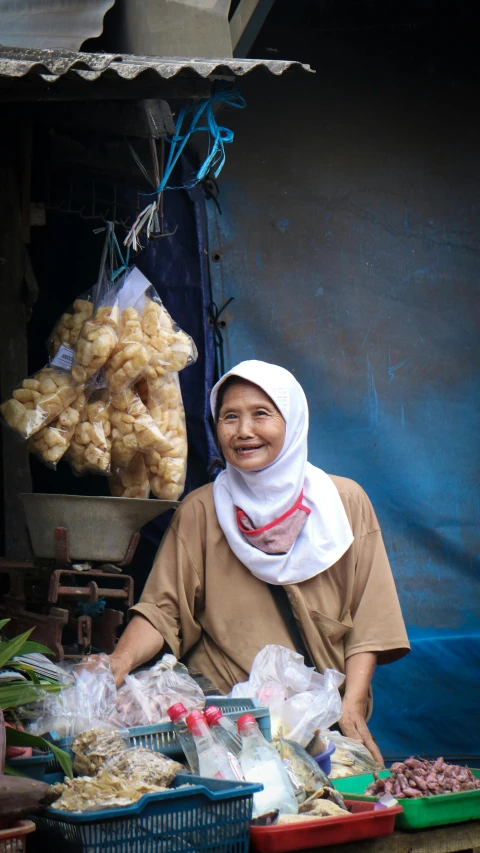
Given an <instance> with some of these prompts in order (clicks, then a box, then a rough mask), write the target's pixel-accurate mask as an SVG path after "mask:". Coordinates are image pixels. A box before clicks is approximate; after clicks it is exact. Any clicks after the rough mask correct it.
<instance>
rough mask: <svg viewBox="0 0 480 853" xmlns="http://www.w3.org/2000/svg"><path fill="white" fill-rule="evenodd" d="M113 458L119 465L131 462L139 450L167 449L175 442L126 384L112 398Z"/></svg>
mask: <svg viewBox="0 0 480 853" xmlns="http://www.w3.org/2000/svg"><path fill="white" fill-rule="evenodd" d="M110 419H111V425H112V462H113V464H114V465H115V466H118V467H119V468H125V467H126V466H127V465H130V463H131V462H132V460H133V458H134V456H135V454H136V453H138V452H140V453H147V452H148V451H150V450H158V451H161V452H168V451H169V450H171V449H172V447H173V444H172V442H171V441H169V440H168V439H167V438H165V436H164V435H163V434H162V433H161V431H160V429H159V428H158V426H157V424H156V423H155V421H154V420H153V418H152V416H151V415H150V413H149V412H148V410H147V407H146V406H145V404H144V403H142V401H141V399H140V397H139V396H138V394H137V393H136V392H135V391H134V390H132V389H131V388H126V389H125V390H124V391H121V392H120V393H119V394H114V395H113V396H112V398H111V401H110Z"/></svg>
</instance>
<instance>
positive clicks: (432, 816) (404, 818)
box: [332, 768, 480, 829]
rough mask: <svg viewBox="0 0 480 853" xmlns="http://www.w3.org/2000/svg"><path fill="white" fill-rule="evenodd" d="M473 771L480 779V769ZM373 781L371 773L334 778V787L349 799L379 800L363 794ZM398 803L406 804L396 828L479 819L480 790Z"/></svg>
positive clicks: (396, 821) (384, 775)
mask: <svg viewBox="0 0 480 853" xmlns="http://www.w3.org/2000/svg"><path fill="white" fill-rule="evenodd" d="M471 770H472V773H473V775H474V776H476V777H477V778H480V770H474V769H473V768H471ZM378 775H379V776H380V778H381V779H386V778H387V777H388V776H389V775H390V771H389V770H382V771H381V772H380V773H379V774H378ZM372 782H373V776H372V774H371V773H363V774H362V775H361V776H349V777H347V778H346V779H332V784H333V785H334V787H335V788H337V790H338V791H341V793H342V794H344V795H346V794H348V799H349V800H364V801H368V802H371V801H372V800H376V799H377V797H371V796H367V795H366V794H364V791H365V790H366V788H367V787H368V786H369V785H370V784H371V783H372ZM399 804H400V805H401V806H403V814H399V815H397V817H396V819H395V828H396V829H425V828H426V827H428V826H445V824H448V823H464V822H465V821H467V820H480V789H479V790H478V791H465V792H464V793H461V794H434V795H433V796H431V797H422V799H418V800H399Z"/></svg>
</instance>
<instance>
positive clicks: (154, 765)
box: [103, 746, 185, 788]
mask: <svg viewBox="0 0 480 853" xmlns="http://www.w3.org/2000/svg"><path fill="white" fill-rule="evenodd" d="M103 769H104V770H106V772H107V773H112V774H113V775H114V776H120V777H121V778H124V779H137V780H138V781H139V782H147V784H151V785H163V786H164V787H166V788H169V787H170V785H173V783H174V781H175V779H176V777H177V775H178V774H179V773H183V772H184V771H185V768H184V767H183V765H182V764H179V762H178V761H173V759H171V758H167V756H166V755H162V754H161V753H160V752H152V750H151V749H144V748H143V747H138V746H136V747H133V748H132V749H127V750H126V752H125V751H122V752H117V754H116V755H113V756H112V757H111V758H109V759H108V761H106V762H105V764H104V765H103Z"/></svg>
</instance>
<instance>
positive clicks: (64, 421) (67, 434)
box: [28, 391, 86, 470]
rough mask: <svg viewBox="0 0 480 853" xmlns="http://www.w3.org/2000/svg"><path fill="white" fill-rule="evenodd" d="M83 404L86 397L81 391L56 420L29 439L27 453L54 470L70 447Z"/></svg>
mask: <svg viewBox="0 0 480 853" xmlns="http://www.w3.org/2000/svg"><path fill="white" fill-rule="evenodd" d="M85 403H86V397H85V394H84V392H83V391H82V393H81V394H79V396H78V397H77V399H76V400H74V401H73V403H71V404H70V406H67V408H66V409H64V410H63V412H62V413H61V414H60V415H59V416H58V418H56V419H55V420H54V421H52V422H51V423H50V424H48V426H45V427H42V428H41V429H40V430H39V431H38V432H36V433H35V434H34V435H33V436H32V437H31V438H30V439H29V441H28V449H29V451H30V452H31V453H36V454H37V456H38V457H39V458H40V459H41V460H42V462H44V463H45V465H48V467H49V468H53V470H55V469H56V467H57V463H58V462H59V461H60V459H62V457H63V456H64V455H65V453H66V452H67V450H68V448H69V447H70V442H71V440H72V438H73V435H74V432H75V427H76V426H77V424H78V422H79V421H80V416H81V412H82V410H83V408H84V406H85Z"/></svg>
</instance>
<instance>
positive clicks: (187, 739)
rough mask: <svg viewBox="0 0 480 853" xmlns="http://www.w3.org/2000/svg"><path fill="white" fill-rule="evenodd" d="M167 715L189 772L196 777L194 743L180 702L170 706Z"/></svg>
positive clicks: (183, 706) (196, 760)
mask: <svg viewBox="0 0 480 853" xmlns="http://www.w3.org/2000/svg"><path fill="white" fill-rule="evenodd" d="M167 714H168V716H169V717H170V719H171V721H172V723H173V728H174V729H175V735H176V738H177V741H178V743H179V744H180V746H181V747H182V749H183V753H184V755H185V758H186V759H187V761H188V766H189V767H190V770H191V771H192V773H195V775H198V772H199V767H198V755H197V750H196V748H195V742H194V740H193V737H192V735H191V733H190V731H189V728H188V726H187V722H186V720H187V716H188V711H187V709H186V708H185V705H182V703H181V702H177V703H176V705H172V706H171V708H169V709H168V711H167Z"/></svg>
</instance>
